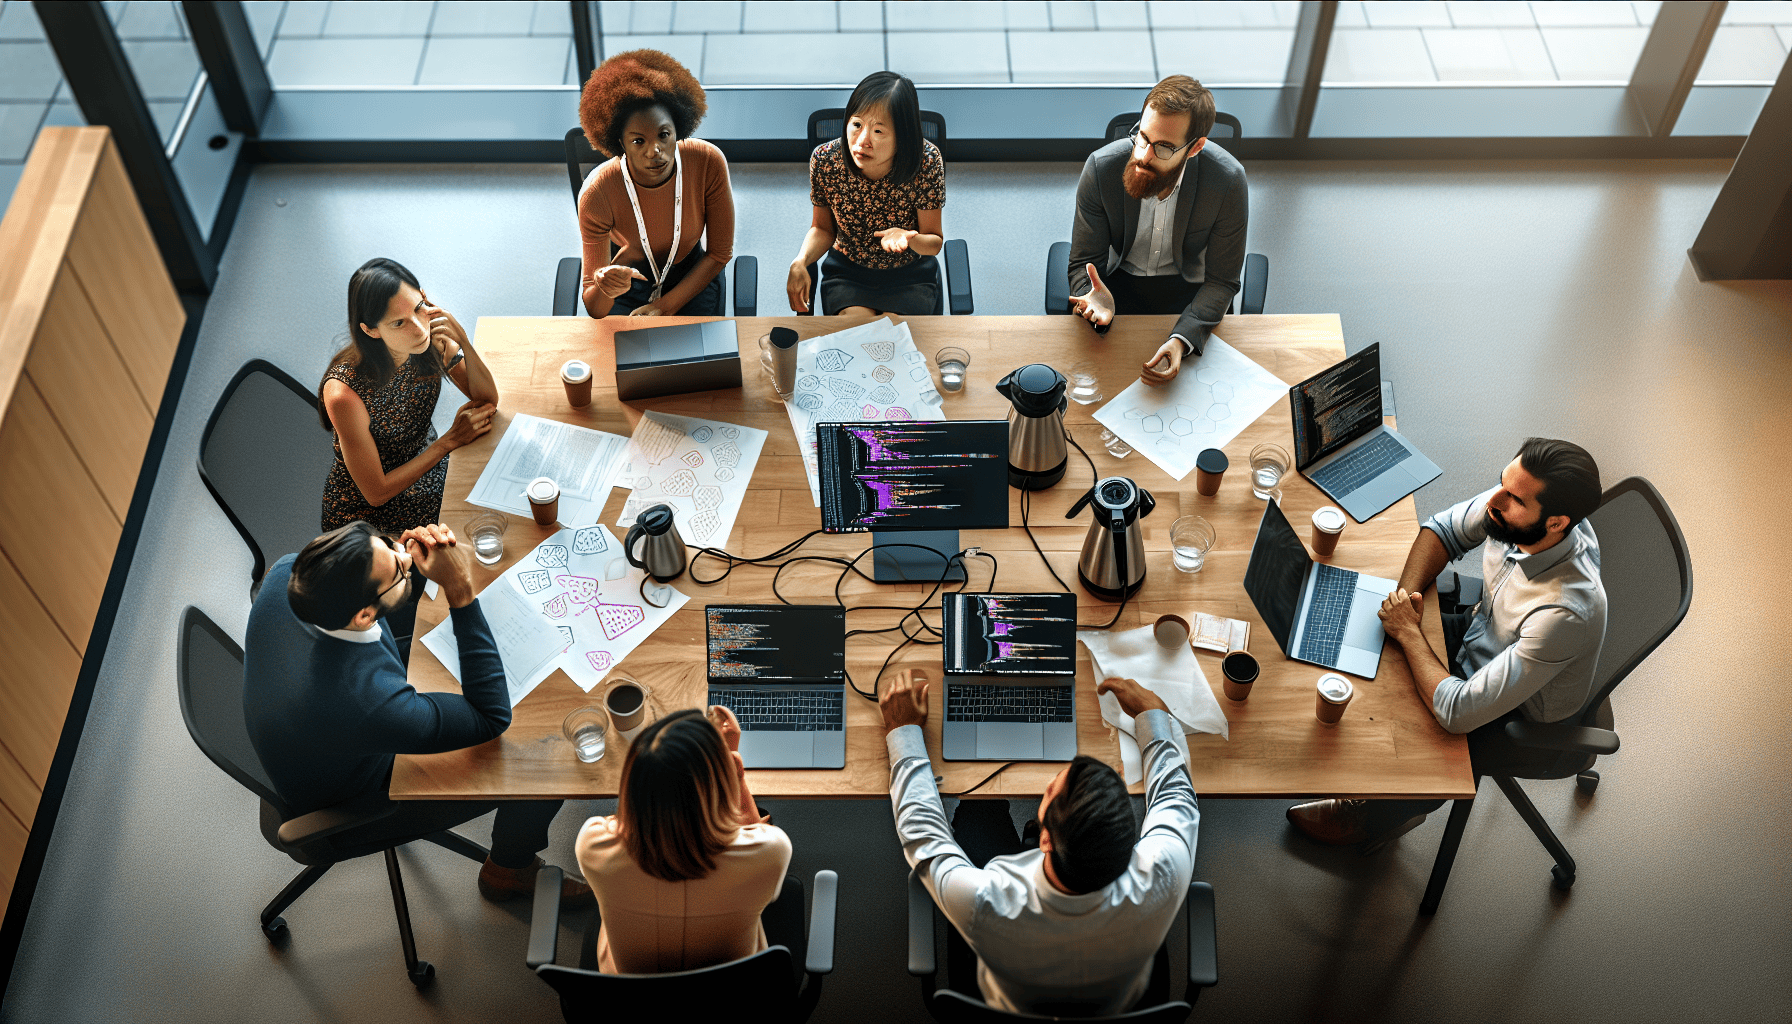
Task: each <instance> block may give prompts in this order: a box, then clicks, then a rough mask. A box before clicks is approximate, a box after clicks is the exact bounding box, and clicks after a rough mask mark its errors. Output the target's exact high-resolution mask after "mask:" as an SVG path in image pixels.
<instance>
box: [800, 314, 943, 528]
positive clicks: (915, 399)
mask: <svg viewBox="0 0 1792 1024" xmlns="http://www.w3.org/2000/svg"><path fill="white" fill-rule="evenodd" d="M796 370H797V380H796V394H795V395H793V396H792V397H791V398H790V400H789V401H787V402H785V403H784V408H785V409H786V410H787V411H788V412H789V413H790V425H791V427H792V428H793V429H794V430H795V431H796V436H797V442H798V447H799V448H800V449H801V451H802V453H803V468H804V469H806V470H808V472H809V497H810V498H812V499H813V500H814V501H815V505H816V507H817V508H819V507H821V478H820V477H819V476H817V475H816V471H815V424H817V423H831V422H836V421H863V420H872V421H878V422H883V421H889V420H941V419H945V418H946V415H945V412H944V411H943V410H942V408H941V402H940V396H939V392H937V391H935V390H934V388H933V376H932V374H929V373H928V372H927V357H926V356H924V355H922V354H921V352H920V350H918V349H916V348H915V342H914V338H913V336H911V335H910V333H909V329H908V325H907V324H893V323H891V322H890V321H889V320H887V319H885V318H883V317H879V318H878V319H876V320H873V321H871V322H870V323H868V324H860V325H859V326H857V327H851V328H848V329H846V330H844V331H836V332H835V333H833V334H825V335H822V336H821V337H819V338H810V339H809V340H807V341H804V342H801V343H799V344H798V345H797V348H796Z"/></svg>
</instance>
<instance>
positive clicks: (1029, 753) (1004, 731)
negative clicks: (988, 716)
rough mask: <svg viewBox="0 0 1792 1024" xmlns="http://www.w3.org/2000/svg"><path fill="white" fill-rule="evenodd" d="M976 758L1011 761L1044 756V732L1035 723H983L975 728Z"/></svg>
mask: <svg viewBox="0 0 1792 1024" xmlns="http://www.w3.org/2000/svg"><path fill="white" fill-rule="evenodd" d="M977 756H978V757H980V758H985V759H997V758H1000V759H1006V760H1012V761H1019V760H1026V759H1029V758H1031V759H1038V758H1042V757H1044V756H1045V730H1044V729H1042V728H1040V727H1039V724H1038V723H1037V722H984V723H982V724H980V725H978V726H977Z"/></svg>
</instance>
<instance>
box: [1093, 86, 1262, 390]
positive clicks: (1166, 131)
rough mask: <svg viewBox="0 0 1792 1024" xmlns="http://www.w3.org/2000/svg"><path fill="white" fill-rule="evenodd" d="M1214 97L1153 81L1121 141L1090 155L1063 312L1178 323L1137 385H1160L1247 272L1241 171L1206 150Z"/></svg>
mask: <svg viewBox="0 0 1792 1024" xmlns="http://www.w3.org/2000/svg"><path fill="white" fill-rule="evenodd" d="M1213 114H1214V105H1213V93H1211V92H1208V91H1207V90H1206V89H1205V88H1204V87H1202V85H1201V83H1200V82H1197V81H1195V80H1194V79H1192V78H1190V77H1188V76H1187V75H1171V76H1170V77H1168V78H1166V79H1164V80H1163V81H1161V82H1159V83H1157V85H1156V86H1155V87H1153V88H1152V90H1151V93H1150V95H1148V96H1146V97H1145V106H1144V108H1143V109H1142V110H1141V111H1140V113H1139V123H1138V124H1137V125H1136V126H1134V128H1133V130H1132V135H1131V137H1130V138H1129V139H1120V140H1117V141H1115V142H1110V143H1108V144H1107V145H1105V146H1103V147H1101V148H1100V149H1098V150H1096V151H1095V152H1093V153H1091V154H1089V159H1088V160H1086V161H1084V163H1083V176H1082V178H1081V180H1079V181H1078V182H1077V185H1076V221H1075V223H1074V224H1073V225H1072V226H1071V232H1070V295H1071V299H1070V312H1072V313H1075V314H1076V315H1078V316H1080V317H1083V318H1084V319H1087V320H1088V321H1089V322H1090V323H1093V324H1096V325H1097V326H1104V325H1106V324H1108V323H1109V322H1111V321H1112V320H1113V319H1114V317H1115V316H1116V315H1117V314H1121V313H1145V314H1176V315H1177V320H1176V326H1175V328H1174V329H1172V330H1171V332H1170V336H1169V338H1168V339H1166V340H1165V341H1164V343H1163V345H1162V346H1160V347H1159V348H1158V349H1157V351H1156V352H1154V353H1153V354H1152V356H1151V358H1150V359H1149V360H1148V361H1147V362H1146V363H1145V366H1144V368H1143V371H1142V372H1141V373H1140V375H1139V376H1140V378H1141V379H1142V380H1144V381H1145V383H1147V384H1163V383H1166V382H1168V381H1170V380H1173V379H1174V378H1175V377H1176V374H1177V373H1178V372H1179V371H1180V370H1181V369H1182V360H1183V358H1184V357H1185V356H1190V355H1200V354H1201V349H1202V347H1203V346H1205V345H1206V344H1207V335H1208V334H1210V333H1211V332H1212V331H1213V329H1214V327H1215V326H1217V325H1218V324H1219V322H1220V319H1221V318H1222V317H1224V316H1225V315H1226V310H1228V309H1230V308H1231V306H1232V297H1233V296H1234V295H1236V294H1238V288H1239V280H1240V278H1241V277H1242V276H1243V274H1244V244H1245V239H1244V233H1245V223H1246V221H1247V220H1248V219H1249V216H1250V195H1249V191H1248V190H1247V188H1246V187H1245V178H1244V168H1243V167H1242V166H1240V165H1239V163H1238V161H1237V159H1235V158H1234V157H1233V156H1232V154H1230V153H1227V152H1226V151H1225V150H1223V149H1221V148H1220V147H1218V146H1216V145H1214V144H1213V143H1212V142H1211V141H1210V140H1209V139H1208V138H1207V133H1208V132H1209V131H1212V130H1213Z"/></svg>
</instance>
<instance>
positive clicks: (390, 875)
mask: <svg viewBox="0 0 1792 1024" xmlns="http://www.w3.org/2000/svg"><path fill="white" fill-rule="evenodd" d="M177 656H178V658H179V675H180V682H179V686H180V714H181V718H182V719H184V720H185V721H186V723H187V733H188V734H189V735H191V736H192V737H193V742H194V743H196V744H198V746H199V749H200V751H202V752H203V753H204V754H205V756H206V757H209V758H211V761H212V763H213V764H215V765H217V766H218V767H219V768H222V769H223V770H224V773H225V774H226V775H229V776H230V777H231V778H233V779H235V780H236V781H237V782H238V783H240V784H241V785H242V786H243V788H245V789H247V790H249V791H250V792H251V793H254V794H255V795H256V796H258V797H260V798H261V834H262V835H263V836H264V837H265V838H266V839H267V841H268V845H269V846H272V847H273V848H274V849H276V850H279V851H280V852H281V853H284V854H286V855H287V856H288V857H291V858H292V859H293V860H296V861H298V862H299V863H300V864H303V865H305V870H303V871H301V872H299V874H298V876H297V877H295V878H294V879H293V880H292V881H290V882H288V883H287V884H286V888H284V889H282V890H280V895H278V896H275V897H274V899H273V901H272V902H270V903H269V904H268V905H267V906H266V907H264V908H263V909H262V911H261V930H262V932H263V933H264V934H266V935H267V937H268V939H269V941H272V942H281V941H283V940H284V939H285V938H286V936H287V935H288V934H289V932H288V929H287V926H286V919H285V918H283V917H281V916H280V914H281V913H282V912H283V911H285V910H286V908H287V907H290V906H292V904H293V902H294V901H295V900H297V899H298V898H299V897H300V896H302V895H304V894H305V890H307V889H309V888H311V886H312V885H314V884H316V882H317V880H318V879H320V878H322V877H323V876H324V872H326V871H328V870H330V868H331V867H332V866H333V865H335V864H337V863H339V862H341V861H345V860H352V859H354V858H355V857H364V856H367V855H368V854H372V853H384V854H385V856H386V879H387V881H388V882H390V883H391V886H392V906H393V909H394V910H396V911H397V913H398V938H399V942H400V943H401V944H402V946H403V949H404V966H405V973H406V974H407V975H408V976H409V977H410V979H411V984H413V985H416V986H417V987H418V988H422V987H424V986H425V985H428V984H429V983H430V982H431V980H433V979H434V978H435V973H436V969H435V968H434V967H432V966H431V965H430V964H429V962H428V961H425V960H419V959H417V942H416V939H415V937H414V936H413V935H412V933H411V914H410V908H409V906H408V905H407V904H406V902H405V897H404V878H403V876H402V875H401V874H400V873H399V870H398V857H397V855H396V853H394V851H395V850H396V849H397V848H398V847H400V846H403V845H404V844H405V843H408V842H412V841H414V840H417V839H427V840H429V841H430V842H432V843H435V844H436V845H438V846H443V847H446V848H447V849H450V850H453V851H454V852H455V853H458V854H460V855H462V856H464V857H466V858H467V859H469V860H474V861H478V862H480V863H484V861H485V858H486V855H487V852H488V851H487V850H486V849H485V847H483V846H480V845H479V844H478V843H475V842H473V841H472V840H471V839H467V838H465V837H464V836H461V835H459V834H458V833H455V832H436V833H432V834H430V835H423V836H412V837H408V838H406V839H402V840H396V841H391V840H384V841H381V842H377V843H365V842H361V843H357V841H356V829H359V828H361V827H363V826H365V825H368V824H371V823H373V822H376V821H379V820H380V819H381V818H385V817H388V816H390V815H391V814H392V813H394V812H395V811H396V810H397V805H396V804H393V803H392V802H391V801H389V800H386V799H384V798H381V799H380V800H378V801H377V802H373V803H370V804H369V805H367V806H351V805H348V804H343V805H339V806H336V807H326V808H324V809H323V810H320V811H313V812H311V813H310V814H305V815H295V814H293V813H292V809H291V808H290V807H288V806H287V805H286V803H285V802H284V801H282V800H281V799H280V796H279V794H277V793H275V792H274V785H273V783H272V782H271V781H270V780H269V779H268V775H267V772H266V770H264V769H263V768H262V766H261V759H260V758H259V757H257V756H256V753H255V746H254V744H252V743H251V742H250V741H249V729H248V727H247V726H246V725H245V724H244V722H243V649H242V648H241V647H238V646H237V644H236V641H234V640H232V639H230V637H229V636H227V635H226V634H225V632H224V631H223V630H222V629H219V628H218V625H217V623H214V622H213V621H212V620H211V619H210V618H208V617H206V614H205V613H204V612H202V611H200V610H199V609H197V608H194V607H192V606H188V608H187V610H186V611H185V612H184V613H183V614H182V615H181V620H180V648H179V651H178V655H177ZM544 873H545V872H544ZM558 874H559V873H558V872H557V871H556V872H555V875H556V878H558ZM555 886H556V888H555V892H556V893H558V891H559V889H558V886H559V882H558V881H556V882H555Z"/></svg>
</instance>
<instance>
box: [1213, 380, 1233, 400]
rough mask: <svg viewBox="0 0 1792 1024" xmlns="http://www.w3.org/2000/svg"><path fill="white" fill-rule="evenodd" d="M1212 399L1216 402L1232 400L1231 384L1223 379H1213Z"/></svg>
mask: <svg viewBox="0 0 1792 1024" xmlns="http://www.w3.org/2000/svg"><path fill="white" fill-rule="evenodd" d="M1213 400H1214V401H1216V402H1230V401H1231V400H1232V385H1230V384H1228V383H1226V382H1225V381H1223V380H1216V381H1214V382H1213Z"/></svg>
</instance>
